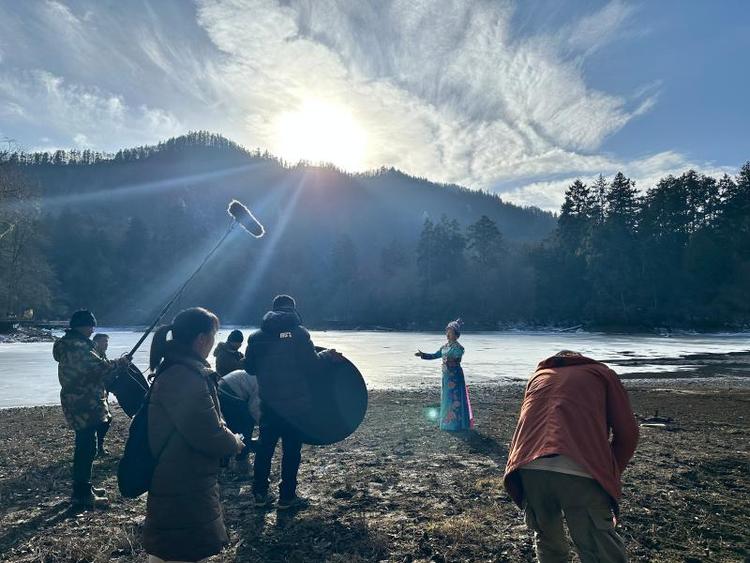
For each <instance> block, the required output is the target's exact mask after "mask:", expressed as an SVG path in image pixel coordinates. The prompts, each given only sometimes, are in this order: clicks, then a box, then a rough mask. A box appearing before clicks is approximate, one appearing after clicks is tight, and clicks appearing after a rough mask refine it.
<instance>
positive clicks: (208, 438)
mask: <svg viewBox="0 0 750 563" xmlns="http://www.w3.org/2000/svg"><path fill="white" fill-rule="evenodd" d="M164 384H166V386H167V388H166V389H165V388H164ZM176 385H179V386H180V387H181V389H179V390H178V389H176V388H173V389H170V387H173V386H176ZM208 385H209V384H208V382H207V381H205V378H204V377H203V376H198V375H197V374H193V373H191V374H189V375H187V374H186V377H174V378H170V379H169V380H168V381H163V383H162V389H161V390H160V395H162V396H164V397H170V396H180V397H184V400H182V401H179V402H178V401H169V400H164V401H162V402H161V403H162V405H163V406H164V409H165V410H166V411H167V414H168V415H169V417H170V419H171V420H172V422H173V423H174V425H175V428H176V429H177V432H179V433H180V435H181V436H182V437H183V438H184V439H185V441H186V442H187V443H188V444H189V445H190V447H192V448H193V449H195V450H198V451H199V452H202V453H204V454H206V455H208V456H211V457H214V458H222V457H226V456H228V455H232V454H234V453H237V451H238V444H237V439H236V438H235V436H234V434H233V433H232V432H231V431H230V430H229V429H228V428H227V427H226V425H225V424H224V421H223V420H221V418H220V417H219V413H218V412H217V411H216V408H214V402H213V400H212V399H211V393H210V392H209V390H208Z"/></svg>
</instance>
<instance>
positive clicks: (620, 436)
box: [504, 350, 638, 563]
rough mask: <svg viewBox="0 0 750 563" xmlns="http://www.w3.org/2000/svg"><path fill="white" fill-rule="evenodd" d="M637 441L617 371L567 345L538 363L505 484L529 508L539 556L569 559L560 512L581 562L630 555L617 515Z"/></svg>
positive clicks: (544, 560)
mask: <svg viewBox="0 0 750 563" xmlns="http://www.w3.org/2000/svg"><path fill="white" fill-rule="evenodd" d="M610 435H611V439H610ZM637 443H638V424H637V422H636V420H635V416H634V415H633V410H632V408H631V407H630V400H629V398H628V394H627V391H625V388H624V387H623V385H622V383H620V380H619V379H618V377H617V374H616V373H615V372H614V371H612V370H611V369H609V368H608V367H607V366H606V365H604V364H602V363H600V362H597V361H595V360H592V359H590V358H586V357H584V356H582V355H581V354H579V353H577V352H571V351H567V350H563V351H561V352H559V353H557V354H556V355H555V356H552V357H551V358H548V359H546V360H544V361H543V362H541V363H540V364H539V365H538V366H537V370H536V372H535V373H534V374H533V375H532V376H531V379H530V380H529V382H528V384H527V385H526V393H525V395H524V398H523V404H522V406H521V414H520V416H519V418H518V425H517V426H516V431H515V433H514V435H513V440H512V442H511V445H510V451H509V453H508V463H507V465H506V468H505V477H504V483H505V487H506V489H507V490H508V492H509V493H510V495H511V497H512V498H513V500H514V501H515V502H516V503H517V504H518V505H519V506H521V507H523V508H524V509H525V512H526V524H527V526H528V527H529V528H530V529H531V530H533V532H534V544H535V547H536V553H537V557H538V558H539V561H540V562H541V563H553V562H554V563H557V562H558V561H567V560H568V539H567V538H566V537H565V530H564V528H563V515H564V517H565V523H566V524H567V525H568V530H569V531H570V536H571V538H572V540H573V543H574V544H575V547H576V551H577V552H578V555H579V557H580V558H581V561H582V563H594V562H607V563H613V562H618V563H621V562H624V561H627V557H626V554H625V547H624V544H623V541H622V539H621V538H620V536H619V535H618V534H617V532H616V531H615V524H616V521H615V516H616V515H617V513H618V504H617V501H618V499H619V498H620V495H621V494H622V485H621V482H620V476H621V475H622V472H623V471H624V470H625V467H626V466H627V464H628V462H629V461H630V459H631V457H632V456H633V453H634V452H635V447H636V444H637ZM613 513H614V516H613Z"/></svg>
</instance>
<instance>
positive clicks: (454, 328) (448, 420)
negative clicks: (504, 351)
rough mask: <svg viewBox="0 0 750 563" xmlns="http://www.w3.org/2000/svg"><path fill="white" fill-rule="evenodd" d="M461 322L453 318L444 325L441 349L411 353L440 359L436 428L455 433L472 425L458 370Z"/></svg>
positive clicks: (429, 358)
mask: <svg viewBox="0 0 750 563" xmlns="http://www.w3.org/2000/svg"><path fill="white" fill-rule="evenodd" d="M462 325H463V321H461V319H456V320H455V321H452V322H450V323H448V326H447V327H445V336H446V338H447V339H448V341H447V342H446V343H445V344H443V346H441V348H440V349H439V350H438V351H437V352H435V353H433V354H428V353H426V352H422V351H421V350H418V351H417V353H416V354H414V355H415V356H417V357H418V358H422V359H423V360H437V359H439V358H442V360H443V384H442V388H441V392H440V430H446V431H448V432H459V431H462V430H470V429H471V428H473V426H474V418H473V415H472V411H471V403H470V402H469V393H468V391H467V390H466V380H465V379H464V371H463V369H461V358H462V357H463V355H464V347H463V346H461V345H460V344H459V343H458V339H459V337H460V336H461V326H462Z"/></svg>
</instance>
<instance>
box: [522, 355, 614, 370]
mask: <svg viewBox="0 0 750 563" xmlns="http://www.w3.org/2000/svg"><path fill="white" fill-rule="evenodd" d="M600 363H601V362H598V361H596V360H592V359H591V358H587V357H586V356H581V355H580V354H579V355H565V356H561V355H556V356H552V357H550V358H547V359H546V360H542V361H541V362H539V365H538V366H536V369H537V370H540V369H549V368H562V367H566V366H581V365H584V364H600Z"/></svg>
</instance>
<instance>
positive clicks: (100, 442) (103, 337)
mask: <svg viewBox="0 0 750 563" xmlns="http://www.w3.org/2000/svg"><path fill="white" fill-rule="evenodd" d="M91 341H92V342H93V343H94V349H95V350H96V353H97V354H99V356H101V357H102V358H103V359H105V360H108V359H109V358H107V348H109V335H108V334H104V333H103V332H98V333H96V334H95V335H94V336H92V337H91ZM103 397H104V404H105V405H106V407H107V412H108V413H109V415H110V416H109V417H107V421H106V422H102V423H101V424H100V425H99V426H98V427H97V428H96V457H106V456H108V455H109V450H108V449H107V448H105V447H104V437H105V436H106V435H107V432H108V431H109V427H110V425H111V424H112V413H111V412H110V411H109V391H108V390H107V389H106V388H105V389H104V393H103Z"/></svg>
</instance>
